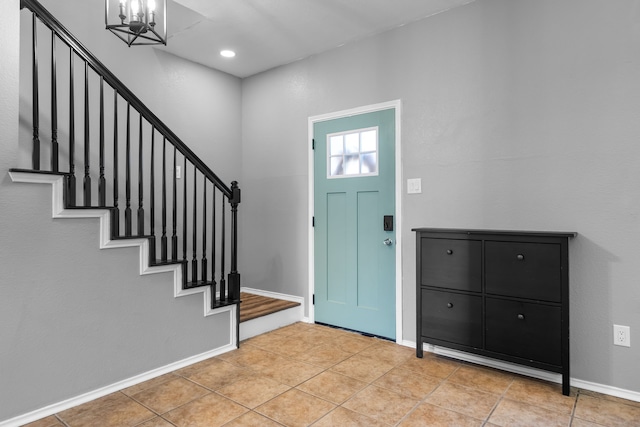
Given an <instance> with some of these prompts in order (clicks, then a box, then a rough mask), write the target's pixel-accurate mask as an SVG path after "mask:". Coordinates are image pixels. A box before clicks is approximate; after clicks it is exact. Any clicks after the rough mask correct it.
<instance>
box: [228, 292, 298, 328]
mask: <svg viewBox="0 0 640 427" xmlns="http://www.w3.org/2000/svg"><path fill="white" fill-rule="evenodd" d="M240 300H241V304H240V322H246V321H247V320H251V319H255V318H258V317H262V316H266V315H267V314H272V313H277V312H278V311H282V310H287V309H289V308H293V307H297V306H299V305H300V303H299V302H295V301H287V300H281V299H277V298H270V297H265V296H262V295H255V294H250V293H247V292H241V293H240Z"/></svg>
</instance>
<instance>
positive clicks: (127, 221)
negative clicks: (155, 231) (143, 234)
mask: <svg viewBox="0 0 640 427" xmlns="http://www.w3.org/2000/svg"><path fill="white" fill-rule="evenodd" d="M125 154H126V159H125V183H124V185H125V193H126V194H125V196H126V207H125V209H124V235H125V236H131V104H130V103H128V102H127V143H126V153H125Z"/></svg>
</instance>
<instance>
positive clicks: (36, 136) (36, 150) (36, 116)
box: [31, 13, 40, 170]
mask: <svg viewBox="0 0 640 427" xmlns="http://www.w3.org/2000/svg"><path fill="white" fill-rule="evenodd" d="M37 22H38V21H37V20H36V14H35V13H33V17H32V30H33V31H32V34H33V40H32V42H33V46H32V49H33V56H32V64H31V65H32V67H31V71H32V78H33V81H32V83H33V86H32V93H31V94H32V96H33V98H32V101H33V105H32V107H33V109H32V113H33V153H32V156H31V161H32V162H31V163H32V166H33V170H40V100H39V98H40V96H39V94H38V26H37Z"/></svg>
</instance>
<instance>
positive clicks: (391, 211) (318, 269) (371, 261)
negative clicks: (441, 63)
mask: <svg viewBox="0 0 640 427" xmlns="http://www.w3.org/2000/svg"><path fill="white" fill-rule="evenodd" d="M313 137H314V144H315V145H314V146H315V149H314V211H315V212H314V258H315V259H314V263H315V265H314V272H315V273H314V274H315V276H314V294H315V307H314V310H315V321H316V322H319V323H325V324H329V325H334V326H339V327H343V328H348V329H352V330H356V331H360V332H365V333H368V334H373V335H377V336H381V337H386V338H390V339H395V337H396V301H395V299H396V298H395V297H396V293H395V292H396V283H395V280H396V279H395V267H396V265H395V262H396V261H395V260H396V245H395V231H394V230H395V220H396V218H395V109H388V110H382V111H374V112H370V113H363V114H359V115H355V116H349V117H343V118H337V119H333V120H327V121H321V122H317V123H315V124H314V127H313Z"/></svg>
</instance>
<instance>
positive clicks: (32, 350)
mask: <svg viewBox="0 0 640 427" xmlns="http://www.w3.org/2000/svg"><path fill="white" fill-rule="evenodd" d="M43 3H44V5H45V7H48V8H49V7H50V8H51V9H52V11H53V13H54V15H56V16H57V17H58V18H59V19H60V21H62V22H63V23H64V24H65V25H66V26H68V27H69V28H70V29H71V31H72V32H74V33H77V34H78V35H79V36H80V38H81V39H82V40H83V41H86V45H88V47H89V49H91V50H92V51H94V53H96V54H97V56H98V57H99V58H101V59H103V62H105V63H106V64H107V66H109V67H111V68H112V69H114V71H115V73H116V74H117V75H118V76H119V77H120V78H121V79H122V80H123V81H124V82H125V84H127V85H130V87H131V88H132V90H133V91H134V92H135V93H136V94H137V95H138V96H139V97H140V98H141V99H142V100H143V101H144V102H146V103H148V104H149V105H150V107H151V110H152V111H155V112H156V114H157V115H158V116H159V117H160V119H162V120H164V121H165V122H166V123H167V124H168V125H169V126H170V127H172V129H173V130H174V131H175V132H176V133H177V134H178V135H179V136H180V137H181V138H182V139H183V140H184V141H185V142H186V143H187V144H192V143H193V142H195V143H197V145H196V146H195V147H194V151H195V152H196V153H197V154H199V155H201V157H202V158H203V159H204V160H205V161H206V162H208V163H209V164H210V165H211V166H212V168H213V169H215V170H217V171H218V172H219V173H220V176H221V177H222V178H223V179H225V180H226V181H229V180H230V179H233V178H235V179H237V178H239V175H240V160H241V159H240V149H239V146H240V101H241V96H240V89H241V86H240V84H241V82H240V80H239V79H236V78H234V77H231V76H229V75H227V74H224V73H220V72H217V71H213V70H209V69H207V68H205V67H202V66H200V65H196V64H193V63H190V62H188V61H183V60H181V59H178V58H176V57H173V56H171V55H168V54H165V53H163V52H157V51H155V50H153V49H150V48H142V49H136V50H134V49H133V48H132V49H128V48H127V47H126V46H125V45H124V44H123V43H122V42H119V41H118V40H116V39H115V36H113V35H112V34H110V33H108V32H107V31H104V30H102V28H103V27H102V26H103V22H102V21H101V17H102V15H101V14H100V13H98V14H95V15H97V18H96V19H97V22H93V21H92V20H91V19H89V20H88V21H86V22H84V21H83V23H82V24H80V25H78V24H77V23H76V24H75V25H74V19H75V18H74V16H77V17H82V19H83V20H84V19H86V18H87V17H91V16H92V15H93V13H89V12H88V8H90V7H91V8H93V10H94V11H95V10H98V11H101V10H102V7H103V2H101V1H100V0H91V1H81V0H75V1H73V2H70V1H65V2H56V1H44V2H43ZM70 3H73V7H75V9H73V13H72V9H71V7H70ZM90 4H91V5H90ZM18 11H19V1H18V0H3V1H2V2H0V16H2V17H3V22H2V25H1V26H0V58H2V60H1V62H0V65H1V67H2V68H1V69H0V343H1V344H0V378H1V380H0V402H1V403H0V421H3V420H6V419H9V418H12V417H14V416H18V415H21V414H24V413H27V412H29V411H33V410H36V409H39V408H42V407H44V406H47V405H49V404H53V403H57V402H60V401H63V400H65V399H68V398H71V397H75V396H77V395H79V394H82V393H86V392H89V391H92V390H95V389H97V388H100V387H104V386H107V385H110V384H112V383H115V382H117V381H121V380H124V379H127V378H130V377H132V376H135V375H138V374H141V373H144V372H147V371H150V370H152V369H155V368H158V367H162V366H165V365H167V364H170V363H172V362H176V361H179V360H182V359H185V358H187V357H189V356H193V355H196V354H200V353H202V352H205V351H208V350H212V349H215V348H218V347H220V346H221V345H224V344H226V343H227V340H228V338H229V337H228V331H229V326H230V325H229V323H228V321H227V320H226V318H224V316H226V315H219V316H210V317H207V318H205V317H204V316H203V297H202V295H200V294H198V295H193V296H188V297H183V298H178V299H175V298H174V297H173V276H172V275H171V274H168V273H162V274H156V275H149V276H144V277H141V276H139V265H138V258H139V255H138V251H137V248H136V249H134V248H125V249H110V250H102V251H101V250H99V249H98V232H99V229H98V220H96V219H79V220H53V219H52V218H51V189H50V186H47V185H32V184H15V183H12V182H11V180H10V178H9V176H8V173H7V171H8V169H9V168H12V167H29V166H30V165H29V163H28V162H25V157H28V155H27V154H26V153H28V150H29V147H30V140H29V139H27V140H22V141H20V142H19V141H18V139H19V138H18V121H19V117H18V105H19V99H20V98H22V99H24V98H27V99H28V97H29V96H30V94H29V93H24V92H22V93H21V92H20V90H19V84H18V81H19V69H20V68H19V54H18V53H19V39H18V37H17V36H16V35H17V34H18V33H19V22H20V18H19V13H18ZM74 14H75V15H74ZM91 26H93V27H94V29H98V33H95V32H93V33H91V34H89V33H88V31H89V28H90V27H91ZM134 54H135V61H134V57H133V55H134ZM132 63H135V64H139V63H143V64H148V66H149V68H150V69H152V70H153V72H152V73H135V72H134V71H136V69H134V68H132V67H131V66H130V64H132ZM23 77H24V78H27V79H29V78H30V75H29V74H27V75H23ZM221 123H222V124H223V125H220V124H221ZM43 143H44V142H43ZM43 163H45V161H44V160H43Z"/></svg>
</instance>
